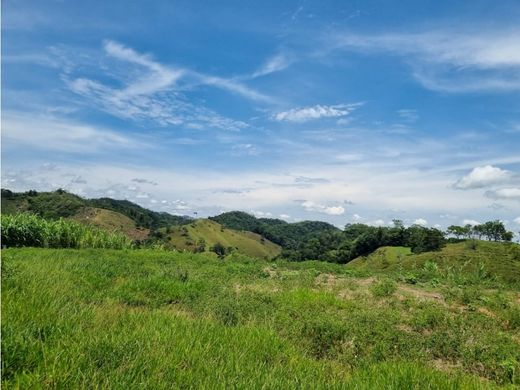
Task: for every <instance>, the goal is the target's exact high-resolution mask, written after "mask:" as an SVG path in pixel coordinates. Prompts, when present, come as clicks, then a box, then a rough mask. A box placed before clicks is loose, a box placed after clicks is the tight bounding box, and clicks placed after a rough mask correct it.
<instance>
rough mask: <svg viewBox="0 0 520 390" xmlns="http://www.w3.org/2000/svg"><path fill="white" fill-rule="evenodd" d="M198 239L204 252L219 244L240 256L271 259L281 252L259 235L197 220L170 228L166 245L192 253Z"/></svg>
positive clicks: (276, 246)
mask: <svg viewBox="0 0 520 390" xmlns="http://www.w3.org/2000/svg"><path fill="white" fill-rule="evenodd" d="M163 231H165V229H163ZM200 239H204V240H205V242H206V250H209V248H210V247H212V246H213V245H215V244H216V243H217V242H219V243H221V244H222V245H224V247H226V248H228V247H232V248H236V249H237V250H238V252H240V253H242V254H245V255H248V256H252V257H258V258H265V259H271V258H274V257H276V256H277V255H278V254H280V252H281V248H280V246H278V245H276V244H274V243H272V242H271V241H269V240H266V239H263V238H262V236H260V235H259V234H255V233H252V232H247V231H238V230H233V229H228V228H224V227H223V226H222V225H220V224H219V223H217V222H215V221H211V220H209V219H199V220H197V221H194V222H193V223H191V224H188V225H184V226H172V227H171V228H170V233H168V243H169V244H170V245H172V246H173V247H175V248H176V249H178V250H181V251H182V250H189V251H193V250H194V249H195V247H196V246H197V242H198V241H199V240H200Z"/></svg>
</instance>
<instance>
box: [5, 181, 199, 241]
mask: <svg viewBox="0 0 520 390" xmlns="http://www.w3.org/2000/svg"><path fill="white" fill-rule="evenodd" d="M93 208H94V209H97V210H99V209H104V210H109V211H112V213H106V212H105V213H103V216H102V217H97V218H96V221H97V222H98V223H99V224H100V226H101V227H103V225H106V226H109V227H110V226H112V227H114V226H119V225H120V221H121V220H123V219H124V218H123V217H126V219H130V220H132V221H133V224H134V226H133V227H130V226H129V225H128V224H127V223H126V222H127V221H126V222H125V223H123V225H124V226H125V228H127V231H130V229H133V228H135V227H137V228H143V229H140V230H142V231H144V230H146V229H158V228H161V227H166V226H170V225H182V224H186V223H189V222H190V221H191V220H192V219H191V218H190V217H186V216H177V215H171V214H169V213H165V212H157V211H152V210H148V209H146V208H144V207H141V206H139V205H138V204H135V203H133V202H130V201H128V200H117V199H111V198H100V199H84V198H82V197H80V196H77V195H74V194H71V193H69V192H66V191H63V190H57V191H53V192H36V191H27V192H23V193H16V192H12V191H9V190H6V189H2V213H4V214H14V213H17V212H24V211H27V212H31V213H34V214H37V215H39V216H41V217H43V218H46V219H58V218H68V217H70V218H73V219H76V220H78V221H84V220H87V218H84V217H83V216H87V215H89V214H91V213H92V209H93ZM116 213H117V214H116ZM118 214H119V215H118ZM110 217H113V218H114V221H113V222H111V221H109V219H110ZM101 221H103V222H101ZM137 236H140V237H141V236H142V234H141V233H139V234H137Z"/></svg>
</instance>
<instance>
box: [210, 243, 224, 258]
mask: <svg viewBox="0 0 520 390" xmlns="http://www.w3.org/2000/svg"><path fill="white" fill-rule="evenodd" d="M211 251H212V252H215V253H216V254H217V255H218V257H220V258H221V259H222V258H223V257H225V256H226V253H227V251H226V247H225V246H224V245H222V244H221V243H220V242H217V243H216V244H215V245H213V246H212V247H211Z"/></svg>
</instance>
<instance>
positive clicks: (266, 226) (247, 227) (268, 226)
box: [210, 211, 339, 249]
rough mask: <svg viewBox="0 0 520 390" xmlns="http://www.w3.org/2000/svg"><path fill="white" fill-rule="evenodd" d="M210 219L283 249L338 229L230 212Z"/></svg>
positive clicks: (329, 226)
mask: <svg viewBox="0 0 520 390" xmlns="http://www.w3.org/2000/svg"><path fill="white" fill-rule="evenodd" d="M210 219H211V220H213V221H215V222H218V223H220V224H221V225H223V226H225V227H227V228H229V229H235V230H244V231H251V232H254V233H257V234H260V235H261V236H263V237H265V238H267V239H268V240H270V241H272V242H274V243H275V244H278V245H280V246H282V247H283V248H285V249H296V248H298V247H299V246H300V245H302V244H303V243H305V242H306V241H307V240H308V239H310V238H311V237H313V236H316V235H319V234H321V233H324V232H330V231H336V232H337V231H339V229H338V228H336V227H335V226H333V225H331V224H329V223H326V222H321V221H303V222H296V223H288V222H285V221H282V220H281V219H271V218H256V217H254V216H253V215H250V214H247V213H244V212H242V211H231V212H228V213H223V214H220V215H217V216H216V217H211V218H210Z"/></svg>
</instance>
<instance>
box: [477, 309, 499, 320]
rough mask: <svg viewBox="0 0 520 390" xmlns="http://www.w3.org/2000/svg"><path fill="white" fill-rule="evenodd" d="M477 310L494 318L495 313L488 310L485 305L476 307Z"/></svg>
mask: <svg viewBox="0 0 520 390" xmlns="http://www.w3.org/2000/svg"><path fill="white" fill-rule="evenodd" d="M477 311H478V312H479V313H481V314H484V315H485V316H488V317H491V318H496V316H497V315H496V314H495V313H493V312H492V311H491V310H489V309H488V308H486V307H479V308H478V309H477Z"/></svg>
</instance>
